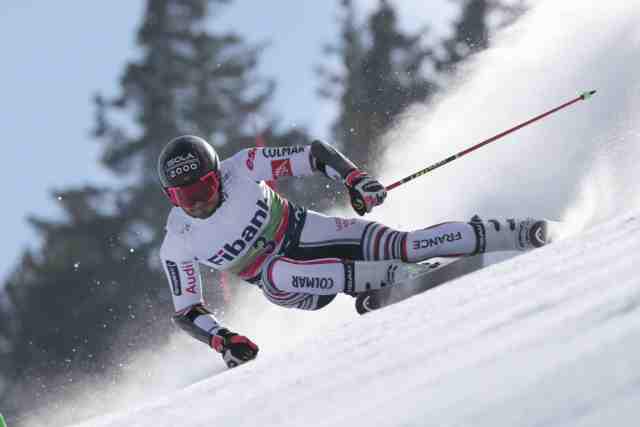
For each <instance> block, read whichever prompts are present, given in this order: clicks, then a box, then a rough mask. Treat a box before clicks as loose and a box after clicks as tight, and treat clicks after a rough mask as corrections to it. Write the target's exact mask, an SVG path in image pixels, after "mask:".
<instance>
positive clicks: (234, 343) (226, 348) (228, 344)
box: [211, 328, 258, 368]
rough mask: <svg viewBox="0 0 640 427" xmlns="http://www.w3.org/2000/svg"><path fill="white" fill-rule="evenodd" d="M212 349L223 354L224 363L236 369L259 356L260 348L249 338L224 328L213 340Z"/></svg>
mask: <svg viewBox="0 0 640 427" xmlns="http://www.w3.org/2000/svg"><path fill="white" fill-rule="evenodd" d="M211 347H213V349H214V350H215V351H217V352H218V353H221V354H222V359H223V360H224V363H226V364H227V366H228V367H229V368H235V367H236V366H238V365H241V364H243V363H245V362H248V361H249V360H253V359H255V358H256V356H257V355H258V346H257V345H255V344H254V343H253V342H252V341H251V340H250V339H249V338H247V337H245V336H242V335H238V334H236V333H235V332H231V331H230V330H228V329H225V328H222V329H220V330H219V331H218V333H217V334H216V335H214V336H213V337H212V338H211Z"/></svg>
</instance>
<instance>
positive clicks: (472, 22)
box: [436, 0, 525, 73]
mask: <svg viewBox="0 0 640 427" xmlns="http://www.w3.org/2000/svg"><path fill="white" fill-rule="evenodd" d="M451 1H453V2H455V3H458V4H460V15H459V18H458V19H457V20H456V21H455V22H454V25H453V34H452V36H451V37H450V38H448V39H446V40H444V42H443V43H442V45H443V46H442V47H443V50H444V57H443V58H441V59H439V60H438V61H437V64H436V68H437V69H438V70H440V71H441V72H444V73H451V72H453V71H455V69H456V66H457V65H458V64H460V63H461V62H463V61H464V60H465V59H467V58H468V57H470V56H471V55H473V54H474V53H476V52H480V51H482V50H485V49H486V48H487V47H489V36H490V33H491V32H492V30H494V29H497V28H502V27H504V26H506V25H509V24H511V23H513V22H514V21H515V20H516V19H517V18H518V17H519V16H520V15H521V14H522V13H524V11H525V3H524V1H522V0H519V1H504V0H451ZM491 21H494V22H495V23H494V24H491Z"/></svg>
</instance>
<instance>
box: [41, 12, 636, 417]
mask: <svg viewBox="0 0 640 427" xmlns="http://www.w3.org/2000/svg"><path fill="white" fill-rule="evenodd" d="M637 16H640V2H638V1H637V0H634V1H629V0H610V1H607V2H585V1H584V0H564V1H562V2H557V1H552V0H546V1H539V2H536V7H535V8H534V10H533V11H532V12H531V13H529V14H528V16H526V17H525V19H523V20H522V21H521V22H520V23H519V24H518V25H516V26H515V27H513V28H511V29H509V30H508V31H506V32H504V33H503V34H502V35H500V37H498V38H497V39H496V40H494V48H492V49H490V50H489V51H487V52H486V53H484V54H482V55H480V56H479V57H478V58H477V60H476V61H474V62H473V64H471V65H470V66H469V67H468V68H466V69H465V70H464V71H463V74H462V76H463V77H462V78H461V79H460V80H459V81H458V82H456V84H455V87H453V88H452V89H451V90H450V91H448V92H447V93H446V95H444V96H443V97H442V99H441V100H440V102H439V103H438V104H437V105H436V106H435V107H431V108H429V109H426V110H425V109H421V108H419V107H417V108H415V109H414V110H412V111H411V112H409V113H408V114H407V117H406V119H405V120H404V121H403V122H402V123H400V124H399V125H398V128H397V129H395V130H393V131H392V132H391V133H390V134H389V135H388V138H390V139H393V140H394V141H402V142H403V143H404V145H403V146H402V150H403V153H402V154H403V155H402V156H399V155H398V153H397V150H398V148H397V147H398V146H396V148H395V149H394V150H396V152H395V153H389V155H388V159H387V164H388V170H389V172H388V174H386V175H385V176H384V177H383V178H384V180H385V182H391V181H393V180H396V179H397V178H399V177H402V176H405V175H407V174H408V173H411V172H413V171H414V170H418V169H421V168H422V167H424V166H426V164H430V163H432V162H433V161H436V160H439V159H441V158H444V157H446V156H447V155H449V154H452V153H453V152H456V151H459V150H460V149H462V148H464V147H466V146H469V145H471V144H473V143H474V142H477V141H479V140H482V139H484V138H487V137H489V136H491V135H493V134H495V133H497V132H499V131H501V130H503V129H505V128H507V127H510V126H512V125H514V124H516V123H518V122H521V121H523V120H526V119H527V118H528V117H531V116H533V115H536V114H539V113H541V112H543V111H545V110H546V109H549V108H552V107H553V106H554V105H558V104H560V103H562V102H565V101H566V100H568V99H572V98H573V97H575V96H577V95H578V94H579V93H581V92H582V91H585V90H590V89H598V94H597V95H596V96H595V97H594V98H593V99H592V100H589V101H587V102H584V103H579V104H578V105H576V106H574V107H571V109H570V110H569V111H563V112H561V113H559V114H557V115H555V116H553V117H552V118H549V119H547V120H545V121H544V122H542V123H539V124H536V125H533V126H531V127H529V128H527V129H524V130H522V131H520V132H519V133H517V134H514V135H513V136H510V137H508V138H505V140H504V141H503V142H499V143H496V144H494V145H491V146H489V147H486V148H483V149H482V150H480V151H478V152H477V154H476V153H474V154H473V155H470V156H468V157H465V159H464V160H462V159H461V160H459V161H456V162H455V163H453V164H451V165H448V166H447V167H445V168H442V169H441V170H440V169H439V170H438V172H434V173H433V174H432V175H431V174H430V175H428V176H425V177H422V178H419V180H416V181H414V182H412V183H410V184H406V185H405V186H401V187H400V188H398V189H397V190H394V191H393V192H392V193H391V194H390V195H389V198H388V199H387V203H386V204H385V206H383V207H382V209H378V210H377V211H376V212H375V213H374V215H373V216H372V217H373V218H375V219H379V220H381V221H383V222H386V223H388V224H390V225H393V226H397V227H402V228H409V227H415V226H425V225H429V224H431V223H435V222H439V221H440V220H443V219H465V218H469V217H470V216H471V215H472V214H474V213H476V212H477V213H480V215H481V216H484V217H490V216H491V215H501V216H510V215H532V216H545V217H550V218H555V219H562V220H563V221H564V224H565V225H564V228H563V235H562V238H561V239H559V240H558V241H556V242H554V243H553V244H552V245H549V246H546V247H543V248H541V249H538V250H535V251H532V252H530V253H526V254H522V255H518V256H515V257H511V258H509V259H506V260H503V261H501V262H498V263H496V264H493V265H491V266H489V267H487V268H485V269H482V270H480V271H478V272H476V273H473V274H470V275H468V276H465V277H462V278H460V279H458V280H455V281H452V282H450V283H448V284H446V285H444V286H441V287H438V288H435V289H433V290H431V291H428V292H426V293H424V294H421V295H418V296H415V297H413V298H410V299H408V300H406V301H403V302H401V303H398V304H396V305H393V306H390V307H387V308H385V309H382V310H380V311H378V312H375V313H371V314H369V315H367V316H362V317H359V316H357V315H356V314H355V310H354V309H353V307H352V304H353V301H352V300H350V299H349V298H348V297H342V298H340V299H339V300H338V301H336V303H334V304H332V305H331V306H329V307H327V309H325V310H322V311H320V312H316V313H304V312H296V311H286V310H284V309H279V308H277V307H274V306H269V304H268V303H266V302H265V301H263V300H262V299H261V296H260V295H258V294H257V293H255V292H254V293H249V294H247V295H246V296H245V297H244V298H246V302H245V304H244V305H240V304H239V305H238V307H242V308H239V309H238V310H236V311H235V312H234V313H231V314H230V315H227V316H225V318H224V321H225V323H227V324H228V325H229V326H230V327H232V328H233V329H235V330H238V331H239V332H242V333H245V334H247V335H248V336H250V337H251V338H253V339H255V341H256V342H257V343H258V344H259V345H260V347H261V352H260V355H259V357H258V359H257V360H256V361H254V362H252V363H249V364H247V365H243V366H241V367H239V368H236V369H233V370H227V369H225V368H224V367H223V365H222V361H221V360H220V359H219V357H218V356H217V355H216V354H212V353H211V352H210V351H209V350H207V349H206V348H204V347H203V346H202V345H201V344H199V343H194V342H193V340H190V338H188V337H185V336H183V335H179V334H176V336H175V338H174V340H173V342H172V344H171V345H170V346H169V347H168V348H167V350H166V352H163V353H162V354H154V355H150V354H140V355H138V358H137V361H136V362H135V363H133V364H132V366H131V367H130V369H129V371H130V375H129V377H128V378H125V379H123V380H122V381H121V382H120V383H118V384H117V385H116V386H115V387H113V389H112V392H111V393H106V394H105V395H104V396H105V397H104V399H103V401H101V402H99V404H98V405H96V406H95V407H94V408H93V413H94V414H95V413H100V410H99V408H100V407H101V406H100V405H102V407H103V408H105V409H104V414H103V415H101V416H98V417H94V418H90V419H87V420H86V421H84V422H81V423H79V424H74V425H75V426H76V427H99V426H105V427H106V426H123V425H126V426H130V427H132V426H140V427H146V426H154V427H160V426H176V425H189V426H193V427H198V426H218V427H219V426H299V425H305V426H312V427H319V426H360V425H362V426H372V425H375V426H429V425H433V426H487V427H489V426H491V427H495V426H514V425H518V426H602V425H617V426H619V425H636V424H637V422H636V418H637V410H636V408H637V405H638V404H640V370H639V369H637V367H638V366H640V345H638V343H639V342H640V310H639V305H640V280H639V279H638V272H639V270H638V269H639V267H640V197H638V191H637V183H638V182H640V172H639V171H638V170H637V167H636V163H635V162H636V161H638V159H640V151H639V150H640V146H638V144H637V143H638V133H639V132H640V125H638V123H639V121H638V119H639V118H640V117H639V114H638V107H639V106H640V105H639V103H640V101H639V99H640V98H639V97H638V94H640V78H639V77H638V73H637V70H638V69H639V67H638V65H640V64H638V62H639V60H638V55H637V52H638V51H640V27H638V26H637ZM399 206H407V207H411V209H409V208H405V209H399V208H398V207H399ZM425 218H428V222H427V223H425ZM636 263H638V264H636ZM88 389H89V387H88ZM92 404H95V403H91V404H90V403H89V402H88V400H87V399H86V396H85V399H84V400H83V398H82V397H79V398H78V399H77V400H76V401H74V402H69V407H72V406H73V407H76V408H77V407H84V408H85V409H86V408H88V407H89V406H91V405H92ZM116 405H121V406H120V408H119V409H114V408H115V406H116ZM67 410H69V408H67ZM62 412H64V411H61V413H62ZM51 420H64V417H63V416H62V415H60V414H52V415H51V419H50V420H48V421H49V424H48V425H51V424H50V422H51ZM40 421H42V420H40ZM61 424H63V423H62V422H58V423H56V425H61ZM33 425H34V426H35V425H40V424H38V421H37V420H33Z"/></svg>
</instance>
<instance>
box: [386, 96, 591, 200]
mask: <svg viewBox="0 0 640 427" xmlns="http://www.w3.org/2000/svg"><path fill="white" fill-rule="evenodd" d="M595 93H596V91H595V90H591V91H588V92H584V93H583V94H581V95H580V96H578V97H577V98H574V99H572V100H571V101H567V102H565V103H564V104H562V105H560V106H558V107H556V108H554V109H552V110H549V111H547V112H545V113H542V114H540V115H539V116H536V117H534V118H532V119H529V120H527V121H526V122H524V123H520V124H519V125H517V126H514V127H512V128H511V129H507V130H505V131H504V132H501V133H499V134H497V135H495V136H492V137H491V138H489V139H486V140H484V141H482V142H479V143H477V144H476V145H473V146H471V147H469V148H467V149H466V150H463V151H460V152H459V153H456V154H454V155H452V156H450V157H447V158H446V159H444V160H441V161H439V162H437V163H434V164H432V165H431V166H427V167H426V168H424V169H422V170H420V171H418V172H416V173H413V174H411V175H409V176H407V177H405V178H402V179H401V180H400V181H396V182H394V183H393V184H389V185H387V186H386V188H385V189H386V190H387V191H389V190H393V189H394V188H396V187H398V186H400V185H402V184H404V183H406V182H409V181H412V180H414V179H416V178H418V177H420V176H422V175H426V174H427V173H429V172H431V171H432V170H434V169H437V168H439V167H440V166H444V165H446V164H447V163H451V162H452V161H454V160H456V159H458V158H460V157H462V156H465V155H467V154H469V153H471V152H472V151H475V150H477V149H478V148H480V147H483V146H485V145H487V144H489V143H491V142H494V141H496V140H498V139H500V138H502V137H503V136H506V135H508V134H510V133H511V132H515V131H517V130H518V129H521V128H523V127H525V126H527V125H530V124H531V123H533V122H536V121H538V120H540V119H542V118H544V117H547V116H548V115H550V114H553V113H555V112H556V111H559V110H562V109H563V108H566V107H568V106H570V105H572V104H574V103H576V102H578V101H586V100H587V99H589V98H591V97H592V96H593V95H594V94H595Z"/></svg>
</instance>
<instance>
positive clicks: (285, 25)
mask: <svg viewBox="0 0 640 427" xmlns="http://www.w3.org/2000/svg"><path fill="white" fill-rule="evenodd" d="M338 3H339V2H338V1H337V0H336V1H312V0H306V1H294V0H286V1H279V2H268V3H267V2H255V1H248V0H237V1H235V2H234V4H233V5H232V6H230V7H227V8H225V9H223V10H222V11H221V14H220V16H219V17H218V18H216V19H215V20H213V21H212V22H211V25H210V28H211V30H213V31H216V30H218V29H224V30H227V29H231V30H235V31H237V32H238V33H241V34H243V35H244V36H245V37H246V40H247V41H249V42H262V41H270V42H271V44H270V45H269V47H268V48H267V49H266V50H265V51H264V52H263V55H262V60H261V63H260V68H259V71H260V72H261V73H263V75H266V76H270V77H273V78H275V79H276V82H277V84H278V89H277V91H276V95H275V98H274V100H273V103H272V105H271V106H270V110H271V111H272V112H274V113H277V114H278V116H280V118H281V123H282V125H283V126H285V127H287V126H304V127H306V128H307V129H310V130H311V131H312V132H313V133H314V134H315V135H317V136H320V137H326V136H327V135H328V127H329V125H330V123H331V120H332V118H333V117H334V115H335V109H334V107H333V106H332V105H331V104H330V103H327V102H323V101H321V100H319V98H318V97H317V94H316V91H317V89H318V87H319V85H320V81H319V79H318V77H317V76H316V74H315V73H314V71H313V70H314V66H316V65H318V64H319V63H321V62H322V60H323V56H322V49H323V47H324V46H325V45H326V44H327V43H331V42H334V41H336V40H337V38H338V28H337V26H336V20H335V17H336V15H337V13H338V7H337V4H338ZM396 3H397V4H398V5H399V11H400V19H401V22H402V24H403V25H405V26H406V28H408V29H411V30H413V29H417V28H419V27H422V26H424V25H431V26H433V32H434V34H436V33H445V32H446V31H447V28H448V27H449V22H450V21H451V20H452V19H453V9H452V8H451V6H450V5H449V2H447V1H446V0H436V1H430V2H428V6H422V5H421V3H423V2H421V1H418V0H402V1H399V2H396ZM144 4H145V2H143V1H140V0H136V1H126V2H125V1H118V2H73V3H68V2H43V1H36V0H19V1H18V0H5V1H3V2H1V3H0V49H1V50H2V51H3V52H5V58H7V59H5V60H4V61H3V64H2V68H1V70H0V94H2V96H1V97H0V117H1V119H0V123H1V129H2V134H3V140H4V142H3V143H2V146H3V147H4V148H5V151H4V152H3V156H4V162H3V164H4V167H3V168H2V169H0V182H3V183H4V195H5V198H4V200H5V203H4V204H3V206H4V209H3V212H2V223H3V225H4V227H5V232H4V233H3V245H2V246H0V280H3V279H4V278H6V276H7V275H8V274H9V272H10V270H11V269H12V268H13V267H15V266H16V264H17V261H18V260H19V257H20V254H21V253H22V251H23V249H24V248H26V247H30V248H36V247H37V246H38V244H39V241H38V237H37V234H36V233H35V231H34V229H33V228H32V227H31V226H30V225H28V223H27V221H26V217H27V216H39V217H45V218H49V219H51V218H60V217H61V214H62V212H61V210H60V209H59V208H58V206H57V204H56V194H55V191H56V190H61V189H67V188H69V187H76V186H82V185H85V184H100V183H109V182H113V179H114V177H112V176H111V175H110V174H109V172H108V171H106V170H104V169H103V168H101V167H100V165H99V163H98V161H99V156H100V153H101V147H100V145H99V143H98V142H97V141H96V140H95V139H92V137H91V132H92V129H93V124H94V113H95V111H94V108H93V104H92V101H91V99H92V96H93V95H94V94H96V93H102V94H104V95H107V96H113V95H115V94H117V93H118V79H119V78H120V76H121V74H122V72H123V69H124V66H125V64H126V62H127V61H129V60H132V59H134V58H136V54H137V50H136V46H135V31H136V30H137V28H138V26H139V24H140V22H141V19H142V14H143V11H144ZM356 4H357V6H358V7H359V8H360V9H361V10H362V11H363V12H367V11H370V10H372V8H374V7H375V6H376V5H377V4H378V2H377V0H359V1H357V2H356ZM9 58H10V59H9ZM168 137H169V136H168Z"/></svg>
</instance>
